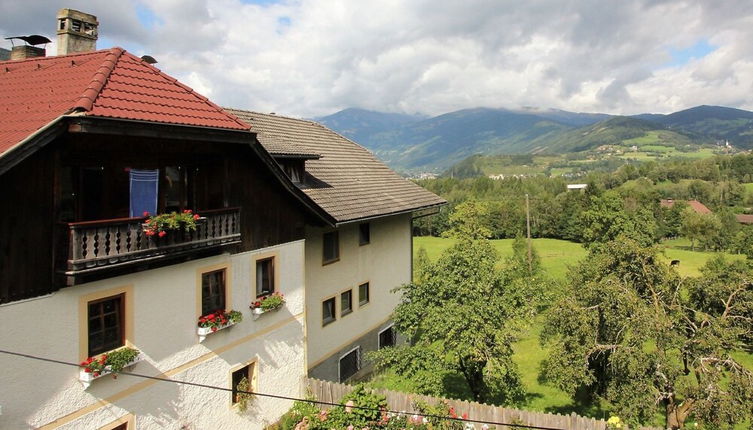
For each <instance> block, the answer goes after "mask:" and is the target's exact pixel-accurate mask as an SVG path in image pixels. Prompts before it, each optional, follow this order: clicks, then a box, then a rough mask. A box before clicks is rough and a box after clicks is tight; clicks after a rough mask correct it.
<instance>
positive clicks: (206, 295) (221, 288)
mask: <svg viewBox="0 0 753 430" xmlns="http://www.w3.org/2000/svg"><path fill="white" fill-rule="evenodd" d="M216 310H225V269H220V270H214V271H212V272H207V273H202V274H201V314H202V315H206V314H209V313H212V312H214V311H216Z"/></svg>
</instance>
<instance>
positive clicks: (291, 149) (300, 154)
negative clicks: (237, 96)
mask: <svg viewBox="0 0 753 430" xmlns="http://www.w3.org/2000/svg"><path fill="white" fill-rule="evenodd" d="M226 110H227V109H226ZM257 139H258V140H259V143H261V144H262V146H264V149H266V150H267V152H269V153H270V154H272V155H273V156H277V157H293V158H306V159H314V158H321V154H316V153H313V152H311V151H307V150H306V149H304V148H301V147H300V146H296V145H292V144H289V143H287V142H286V141H285V140H283V139H281V138H279V137H277V136H274V135H271V134H266V133H259V134H257Z"/></svg>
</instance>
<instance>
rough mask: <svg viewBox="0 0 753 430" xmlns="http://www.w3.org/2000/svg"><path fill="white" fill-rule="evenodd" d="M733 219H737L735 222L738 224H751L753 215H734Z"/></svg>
mask: <svg viewBox="0 0 753 430" xmlns="http://www.w3.org/2000/svg"><path fill="white" fill-rule="evenodd" d="M735 218H737V222H739V223H740V224H745V225H751V224H753V215H747V214H737V215H735Z"/></svg>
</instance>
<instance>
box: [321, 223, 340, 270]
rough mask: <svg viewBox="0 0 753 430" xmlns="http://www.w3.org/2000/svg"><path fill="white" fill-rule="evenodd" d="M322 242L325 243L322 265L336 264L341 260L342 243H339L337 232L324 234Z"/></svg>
mask: <svg viewBox="0 0 753 430" xmlns="http://www.w3.org/2000/svg"><path fill="white" fill-rule="evenodd" d="M322 242H323V247H322V248H323V253H322V263H323V264H328V263H334V262H335V261H337V260H339V259H340V241H339V238H338V234H337V232H336V231H331V232H329V233H324V236H323V238H322Z"/></svg>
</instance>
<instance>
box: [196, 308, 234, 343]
mask: <svg viewBox="0 0 753 430" xmlns="http://www.w3.org/2000/svg"><path fill="white" fill-rule="evenodd" d="M241 321H243V315H242V314H241V313H240V312H238V311H232V310H231V311H225V310H222V309H218V310H216V311H214V312H211V313H208V314H206V315H202V316H200V317H199V324H198V327H197V329H196V334H198V335H199V343H201V342H204V339H206V338H207V336H208V335H210V334H212V333H216V332H218V331H220V330H223V329H226V328H228V327H231V326H234V325H235V324H236V323H239V322H241Z"/></svg>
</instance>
